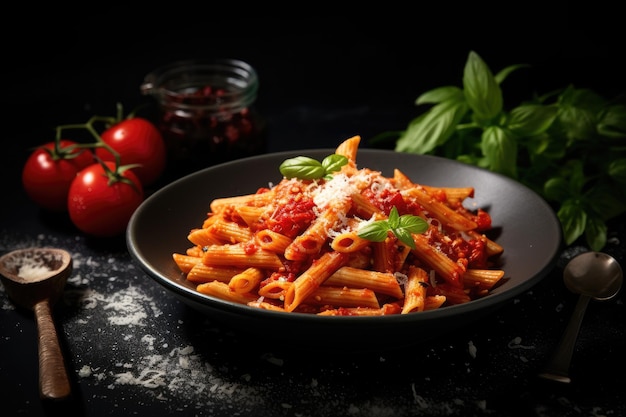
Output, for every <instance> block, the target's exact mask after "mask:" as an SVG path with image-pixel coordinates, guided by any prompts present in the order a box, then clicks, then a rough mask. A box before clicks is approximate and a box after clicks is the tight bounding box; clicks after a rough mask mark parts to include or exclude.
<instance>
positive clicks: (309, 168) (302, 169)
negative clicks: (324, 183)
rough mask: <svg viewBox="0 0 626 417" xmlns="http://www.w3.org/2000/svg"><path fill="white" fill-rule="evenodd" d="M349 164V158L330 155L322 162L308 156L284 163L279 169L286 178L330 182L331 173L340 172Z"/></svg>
mask: <svg viewBox="0 0 626 417" xmlns="http://www.w3.org/2000/svg"><path fill="white" fill-rule="evenodd" d="M347 163H348V158H346V157H345V156H343V155H337V154H332V155H328V156H327V157H326V158H324V160H323V161H322V162H320V161H318V160H316V159H313V158H309V157H308V156H297V157H295V158H290V159H286V160H285V161H283V163H282V164H280V167H279V169H280V173H281V174H283V175H284V176H285V177H286V178H298V179H301V180H316V179H321V178H324V179H326V180H329V179H331V178H332V175H331V173H333V172H336V171H339V170H340V169H341V167H342V166H344V165H346V164H347Z"/></svg>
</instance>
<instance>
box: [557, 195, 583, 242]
mask: <svg viewBox="0 0 626 417" xmlns="http://www.w3.org/2000/svg"><path fill="white" fill-rule="evenodd" d="M556 215H557V217H558V218H559V221H560V223H561V226H562V228H563V238H564V240H565V243H566V244H567V245H571V244H572V243H574V241H576V239H578V238H579V237H580V236H582V234H583V233H584V232H585V227H586V225H587V213H586V212H585V210H584V209H583V208H582V207H581V205H580V202H578V201H576V200H574V199H570V200H566V201H564V202H563V203H562V204H561V207H560V208H559V211H558V212H557V213H556Z"/></svg>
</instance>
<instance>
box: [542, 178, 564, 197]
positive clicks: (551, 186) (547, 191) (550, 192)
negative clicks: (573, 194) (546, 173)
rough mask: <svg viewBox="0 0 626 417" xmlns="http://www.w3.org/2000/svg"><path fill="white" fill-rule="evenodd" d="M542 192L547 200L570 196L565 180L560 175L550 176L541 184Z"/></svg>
mask: <svg viewBox="0 0 626 417" xmlns="http://www.w3.org/2000/svg"><path fill="white" fill-rule="evenodd" d="M543 194H544V195H545V197H546V198H547V199H548V200H554V201H565V200H566V199H567V198H569V197H570V194H569V189H568V184H567V181H566V180H565V179H564V178H561V177H553V178H550V179H549V180H548V181H546V183H545V184H544V186H543Z"/></svg>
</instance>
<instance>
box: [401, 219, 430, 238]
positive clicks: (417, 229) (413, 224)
mask: <svg viewBox="0 0 626 417" xmlns="http://www.w3.org/2000/svg"><path fill="white" fill-rule="evenodd" d="M398 228H402V229H406V230H408V231H410V232H411V233H417V234H420V233H424V232H425V231H427V230H428V223H427V222H426V220H424V219H422V218H421V217H419V216H412V215H408V214H405V215H402V216H400V225H399V226H398Z"/></svg>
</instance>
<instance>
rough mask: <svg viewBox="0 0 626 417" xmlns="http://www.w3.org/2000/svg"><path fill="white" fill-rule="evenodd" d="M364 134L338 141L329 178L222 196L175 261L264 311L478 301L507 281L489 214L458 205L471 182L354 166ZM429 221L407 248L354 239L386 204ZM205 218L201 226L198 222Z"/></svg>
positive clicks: (387, 310)
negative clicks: (454, 183)
mask: <svg viewBox="0 0 626 417" xmlns="http://www.w3.org/2000/svg"><path fill="white" fill-rule="evenodd" d="M359 144H360V137H359V136H354V137H352V138H349V139H347V140H345V141H343V142H342V143H341V144H340V145H339V146H338V147H337V148H336V150H335V154H336V155H342V156H345V157H346V158H347V161H348V163H347V164H345V165H343V166H342V167H341V168H340V169H339V170H338V171H337V172H334V173H333V174H332V177H331V178H325V179H324V178H321V179H307V180H303V179H297V178H288V177H283V179H282V180H281V181H280V182H279V183H278V184H276V185H275V186H271V187H263V188H260V189H259V190H258V192H256V193H254V194H249V195H240V196H235V197H224V198H217V199H215V200H213V201H212V202H211V205H210V212H209V213H208V214H207V216H206V218H205V219H203V220H202V223H201V225H200V226H199V227H198V228H196V229H193V230H191V231H190V232H189V234H188V236H187V237H188V240H189V241H190V243H191V246H190V247H189V248H188V249H187V250H186V252H185V253H173V260H174V262H175V263H176V265H177V266H178V268H179V269H180V270H181V271H182V273H184V274H185V276H186V279H187V280H189V281H190V282H192V283H194V284H195V285H196V289H197V291H198V292H200V293H203V294H206V295H209V296H212V297H217V298H220V299H224V300H228V301H232V302H236V303H241V304H246V305H248V306H251V307H256V308H263V309H269V310H276V311H283V312H287V313H289V312H296V313H308V314H318V315H327V316H332V315H342V316H346V315H347V316H350V315H352V316H364V315H387V314H409V313H417V312H421V311H426V310H432V309H436V308H442V307H445V306H448V305H453V304H461V303H466V302H469V301H471V300H473V299H476V298H479V297H483V296H485V295H486V294H488V293H489V291H490V290H492V289H493V288H494V286H495V285H497V284H498V282H499V281H500V280H501V279H502V278H503V276H504V271H503V270H501V269H498V268H496V264H495V260H496V259H497V257H498V256H499V255H500V254H501V253H502V252H503V247H501V246H500V245H499V244H498V243H496V242H495V241H493V240H491V239H490V238H488V237H487V236H486V234H485V232H487V231H488V230H489V229H490V228H491V217H490V215H489V214H488V213H487V212H486V211H484V210H482V209H480V208H479V209H477V210H473V211H470V210H468V209H467V208H465V207H464V206H463V202H464V200H465V199H466V198H469V197H473V195H474V189H473V187H471V186H467V187H460V188H459V187H433V186H428V185H423V184H417V183H414V182H413V181H412V180H411V179H410V178H409V177H408V176H407V175H405V174H404V173H403V172H401V171H400V170H398V169H396V170H394V173H393V175H392V176H391V177H385V176H383V175H382V174H381V173H380V172H378V171H374V170H371V169H369V168H357V152H358V147H359ZM394 207H395V208H396V210H397V211H398V212H399V213H400V214H410V215H413V216H419V217H421V218H422V219H424V220H425V221H426V222H427V230H426V231H425V232H424V233H412V234H411V235H410V236H411V238H412V240H413V242H414V245H411V246H414V247H411V246H409V245H407V244H406V243H403V241H401V240H400V239H398V238H397V237H396V236H395V235H394V234H393V233H392V232H389V233H388V234H387V236H386V238H384V240H382V241H370V240H368V239H366V238H364V237H362V236H360V235H359V228H360V227H361V226H362V225H363V224H367V223H370V222H372V221H376V220H384V219H387V218H388V216H389V213H390V212H391V210H392V209H393V208H394ZM199 221H200V219H199Z"/></svg>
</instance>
